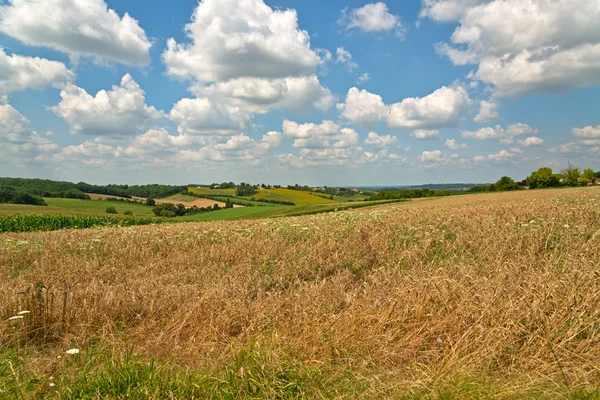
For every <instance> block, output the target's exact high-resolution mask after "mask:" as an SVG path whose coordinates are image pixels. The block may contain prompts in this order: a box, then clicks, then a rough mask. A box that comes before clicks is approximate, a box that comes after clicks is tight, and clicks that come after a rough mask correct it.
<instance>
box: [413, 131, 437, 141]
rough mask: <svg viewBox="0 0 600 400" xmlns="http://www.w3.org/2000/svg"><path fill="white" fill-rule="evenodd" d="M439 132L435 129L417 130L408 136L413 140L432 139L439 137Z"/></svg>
mask: <svg viewBox="0 0 600 400" xmlns="http://www.w3.org/2000/svg"><path fill="white" fill-rule="evenodd" d="M439 133H440V131H439V130H437V129H433V130H427V129H417V130H415V131H413V133H411V134H410V136H412V137H414V138H415V139H421V140H423V139H433V138H436V137H437V136H438V135H439Z"/></svg>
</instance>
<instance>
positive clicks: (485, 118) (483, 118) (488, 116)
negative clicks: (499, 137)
mask: <svg viewBox="0 0 600 400" xmlns="http://www.w3.org/2000/svg"><path fill="white" fill-rule="evenodd" d="M497 119H498V103H496V102H494V101H493V100H492V101H487V100H482V101H481V103H480V108H479V114H477V115H476V116H475V118H473V121H475V122H479V123H486V122H493V121H495V120H497Z"/></svg>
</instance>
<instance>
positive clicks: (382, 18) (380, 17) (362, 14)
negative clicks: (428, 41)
mask: <svg viewBox="0 0 600 400" xmlns="http://www.w3.org/2000/svg"><path fill="white" fill-rule="evenodd" d="M338 23H339V24H340V25H341V26H343V27H344V29H346V30H351V29H358V30H361V31H363V32H391V31H394V32H395V34H396V35H397V36H399V37H402V38H403V37H404V36H405V34H406V29H405V28H404V27H403V25H402V21H401V20H400V17H398V16H397V15H394V14H392V13H390V11H389V10H388V7H387V5H386V4H385V3H383V2H378V3H371V4H365V5H364V6H363V7H360V8H355V9H352V10H348V9H347V8H346V9H344V10H343V11H342V16H341V17H340V19H339V20H338Z"/></svg>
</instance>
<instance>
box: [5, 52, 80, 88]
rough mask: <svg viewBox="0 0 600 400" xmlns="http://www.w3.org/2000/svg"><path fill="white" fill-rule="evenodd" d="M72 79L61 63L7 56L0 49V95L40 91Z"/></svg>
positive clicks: (71, 74) (69, 72)
mask: <svg viewBox="0 0 600 400" xmlns="http://www.w3.org/2000/svg"><path fill="white" fill-rule="evenodd" d="M73 79H75V75H74V74H73V73H72V72H71V71H69V70H68V69H67V67H66V66H65V65H64V64H63V63H61V62H58V61H50V60H46V59H44V58H39V57H25V56H19V55H16V54H12V55H10V56H9V55H7V54H6V53H5V52H4V49H3V48H2V47H0V94H7V93H11V92H16V91H20V90H25V89H36V90H42V89H45V88H46V87H47V86H49V85H53V86H61V85H64V84H65V83H67V82H70V81H72V80H73Z"/></svg>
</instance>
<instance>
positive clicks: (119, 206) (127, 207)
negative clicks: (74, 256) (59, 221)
mask: <svg viewBox="0 0 600 400" xmlns="http://www.w3.org/2000/svg"><path fill="white" fill-rule="evenodd" d="M44 200H45V201H46V203H47V204H48V207H40V206H28V205H23V204H0V214H9V213H10V214H13V213H23V214H106V207H109V206H113V207H115V208H116V210H117V212H118V213H119V214H123V213H124V212H125V211H131V212H132V213H133V215H136V216H151V215H154V213H153V212H152V207H150V206H146V205H143V204H134V203H125V202H120V201H99V200H79V199H58V198H44Z"/></svg>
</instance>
